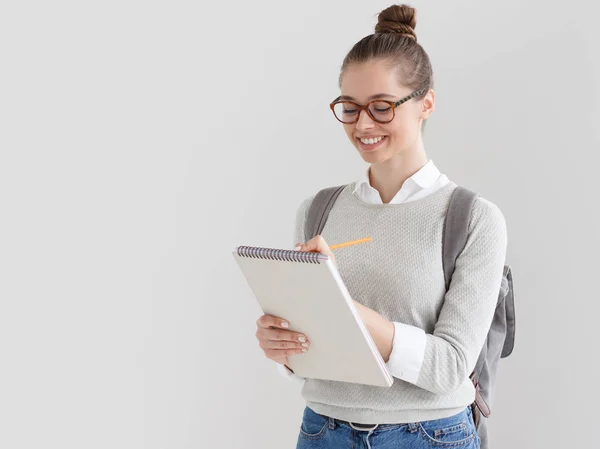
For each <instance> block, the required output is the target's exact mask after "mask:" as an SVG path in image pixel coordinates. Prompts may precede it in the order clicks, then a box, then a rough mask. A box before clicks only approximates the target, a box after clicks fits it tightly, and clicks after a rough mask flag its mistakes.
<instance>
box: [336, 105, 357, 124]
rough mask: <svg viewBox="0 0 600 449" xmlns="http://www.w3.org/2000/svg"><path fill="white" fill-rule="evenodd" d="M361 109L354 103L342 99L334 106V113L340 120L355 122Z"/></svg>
mask: <svg viewBox="0 0 600 449" xmlns="http://www.w3.org/2000/svg"><path fill="white" fill-rule="evenodd" d="M358 111H359V109H358V108H357V107H356V105H355V104H354V103H349V102H345V101H342V102H341V103H336V104H335V106H334V107H333V113H334V114H335V116H336V117H337V119H338V120H339V121H340V122H343V123H354V122H355V121H356V118H357V117H358Z"/></svg>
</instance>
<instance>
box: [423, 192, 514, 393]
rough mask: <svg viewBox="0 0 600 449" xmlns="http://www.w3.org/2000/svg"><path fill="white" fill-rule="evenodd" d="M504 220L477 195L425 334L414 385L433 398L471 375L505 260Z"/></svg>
mask: <svg viewBox="0 0 600 449" xmlns="http://www.w3.org/2000/svg"><path fill="white" fill-rule="evenodd" d="M506 247H507V231H506V223H505V220H504V216H503V215H502V212H501V211H500V209H499V208H498V207H497V206H496V205H494V204H493V203H491V202H489V201H487V200H485V199H483V198H481V197H478V198H477V200H476V201H475V204H474V205H473V210H472V213H471V219H470V223H469V236H468V238H467V243H466V245H465V248H464V249H463V251H462V252H461V254H460V255H459V257H458V258H457V260H456V266H455V270H454V274H453V275H452V281H451V283H450V287H449V289H448V291H447V292H446V295H445V299H444V304H443V306H442V309H441V311H440V314H439V317H438V320H437V322H436V324H435V328H434V331H433V334H427V335H426V344H425V350H424V354H423V360H422V366H421V367H420V371H419V373H418V376H417V378H416V381H415V382H414V384H415V385H417V386H419V387H421V388H423V389H425V390H428V391H431V392H433V393H436V394H448V393H451V392H453V391H455V390H457V389H458V388H459V387H460V385H461V384H462V383H463V382H464V381H465V380H466V379H467V378H468V376H469V375H470V373H471V372H472V371H473V369H474V367H475V364H476V362H477V358H478V357H479V353H480V352H481V349H482V347H483V344H484V342H485V339H486V336H487V333H488V331H489V329H490V326H491V323H492V318H493V316H494V311H495V308H496V303H497V300H498V293H499V290H500V283H501V281H502V273H503V268H504V263H505V258H506Z"/></svg>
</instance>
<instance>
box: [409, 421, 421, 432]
mask: <svg viewBox="0 0 600 449" xmlns="http://www.w3.org/2000/svg"><path fill="white" fill-rule="evenodd" d="M408 430H409V432H410V433H415V432H416V431H417V430H419V424H418V423H416V422H409V423H408Z"/></svg>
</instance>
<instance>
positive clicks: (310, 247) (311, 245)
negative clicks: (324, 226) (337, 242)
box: [300, 235, 334, 258]
mask: <svg viewBox="0 0 600 449" xmlns="http://www.w3.org/2000/svg"><path fill="white" fill-rule="evenodd" d="M300 251H308V252H310V251H313V252H319V253H322V254H325V255H326V256H329V257H331V258H334V255H333V252H332V251H331V249H330V248H329V245H328V244H327V242H326V241H325V239H324V238H323V236H322V235H316V236H314V237H313V238H312V239H310V240H309V241H308V242H306V243H305V244H303V245H302V246H301V247H300Z"/></svg>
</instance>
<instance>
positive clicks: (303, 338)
mask: <svg viewBox="0 0 600 449" xmlns="http://www.w3.org/2000/svg"><path fill="white" fill-rule="evenodd" d="M298 341H301V342H302V343H304V342H305V341H306V337H298Z"/></svg>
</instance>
